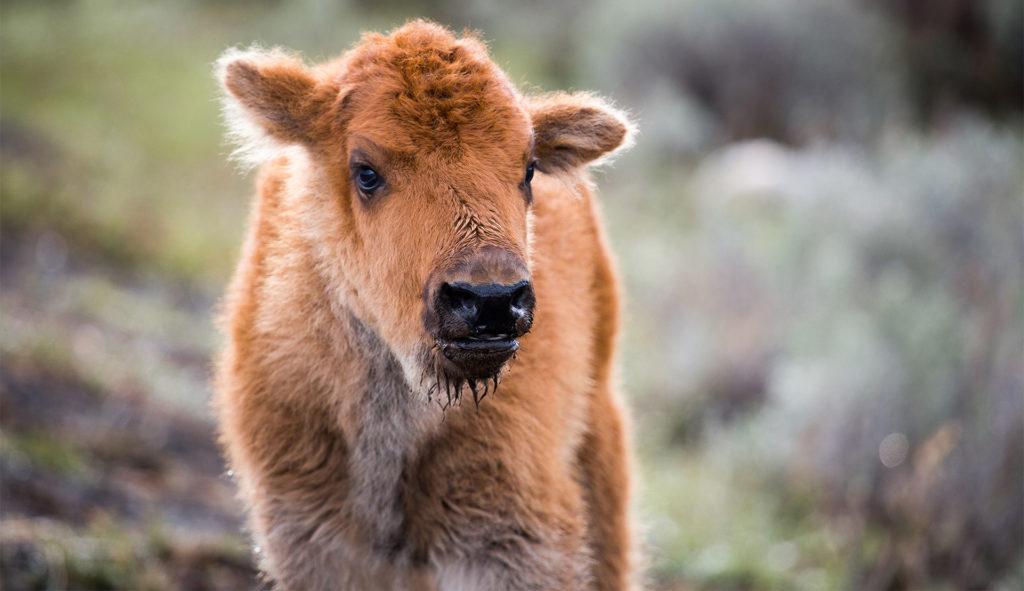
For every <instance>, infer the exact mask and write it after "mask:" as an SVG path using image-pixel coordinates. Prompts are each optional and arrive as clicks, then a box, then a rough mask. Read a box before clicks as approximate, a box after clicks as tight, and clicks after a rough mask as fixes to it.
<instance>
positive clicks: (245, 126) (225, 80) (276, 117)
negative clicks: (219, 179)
mask: <svg viewBox="0 0 1024 591" xmlns="http://www.w3.org/2000/svg"><path fill="white" fill-rule="evenodd" d="M214 71H215V75H216V77H217V80H218V81H219V82H220V87H221V112H222V116H223V118H224V123H225V126H226V128H227V132H226V136H227V139H228V141H229V142H230V143H231V144H233V146H234V148H233V151H232V153H231V157H232V159H233V160H235V161H236V162H238V163H240V164H241V165H242V166H243V167H245V168H251V167H255V166H258V165H259V164H261V163H263V162H265V161H267V160H269V159H272V158H273V157H274V156H276V155H277V154H278V153H279V152H280V151H281V150H282V149H283V148H285V147H287V146H289V145H295V144H311V143H313V142H315V141H317V140H318V139H320V137H321V136H322V135H323V134H324V132H325V125H327V122H326V121H324V118H325V115H326V114H327V112H328V110H329V107H330V105H331V104H332V103H333V102H334V101H335V100H336V99H337V98H338V93H339V89H338V88H337V87H336V86H335V85H333V84H330V83H328V82H327V81H325V80H321V79H320V78H319V76H318V75H317V74H316V73H315V72H314V71H313V70H311V69H310V68H308V67H307V66H306V65H305V64H304V63H303V61H302V60H301V59H300V58H299V57H298V56H297V55H295V54H293V53H290V52H287V51H285V50H284V49H281V48H272V49H263V48H261V47H258V46H251V47H249V48H247V49H239V48H232V49H228V50H227V51H225V52H224V54H222V55H221V57H220V58H219V59H218V60H217V62H216V64H215V70H214Z"/></svg>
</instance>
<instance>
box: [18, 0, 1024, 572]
mask: <svg viewBox="0 0 1024 591" xmlns="http://www.w3.org/2000/svg"><path fill="white" fill-rule="evenodd" d="M414 16H427V17H430V18H433V19H436V20H438V21H440V22H442V23H445V24H448V25H450V26H453V27H455V28H457V29H461V28H462V27H471V28H474V29H478V30H480V31H482V32H483V34H484V36H485V37H486V38H487V39H488V40H489V41H490V44H491V49H492V53H493V56H494V58H495V60H496V61H497V62H498V63H499V64H501V65H502V66H503V67H504V68H505V69H506V70H507V71H508V72H509V74H510V76H511V77H512V79H513V80H514V81H516V82H518V83H520V84H522V85H523V88H525V89H529V90H537V91H539V90H555V89H593V90H595V91H597V92H599V93H601V94H604V95H606V96H610V97H613V98H614V99H615V100H617V101H618V103H619V104H620V106H622V107H624V108H626V109H628V110H629V111H630V112H632V113H633V114H634V116H635V117H636V119H637V120H638V122H639V124H640V128H641V135H640V137H639V142H638V144H637V146H636V148H635V149H634V150H633V151H632V152H630V153H629V154H627V155H625V156H623V157H621V158H620V159H619V160H618V161H617V162H616V163H615V165H614V166H612V167H608V168H605V169H603V170H601V171H599V172H597V179H598V182H599V186H600V192H601V201H602V203H603V206H604V210H605V214H606V218H607V225H608V227H609V230H610V234H611V237H612V242H613V245H614V249H615V251H616V253H617V255H618V260H619V267H620V269H621V272H622V275H623V276H624V279H625V281H626V290H627V304H626V306H627V309H626V316H627V322H626V326H627V327H628V329H627V332H626V334H625V338H624V359H623V361H624V365H623V372H622V382H623V384H624V385H625V390H626V392H627V393H628V400H629V402H630V405H631V406H632V407H633V409H634V414H635V419H636V429H635V436H636V437H635V439H636V448H637V452H638V456H639V464H638V472H639V480H640V482H639V485H638V494H637V513H638V515H639V519H640V522H641V529H642V534H643V535H642V537H643V543H644V547H645V553H646V555H647V557H648V563H649V568H648V575H647V578H648V580H649V582H650V586H651V588H653V589H656V590H665V591H668V590H676V591H678V590H696V589H714V590H740V589H785V590H789V589H807V590H827V589H858V590H859V589H864V590H901V589H939V590H943V589H949V590H953V589H1004V590H1009V589H1021V588H1022V587H1024V556H1022V552H1024V284H1022V281H1024V277H1022V262H1024V178H1022V163H1024V160H1022V156H1024V137H1022V130H1024V126H1022V106H1024V105H1022V103H1024V89H1022V86H1024V72H1022V59H1024V45H1022V40H1024V30H1022V29H1024V15H1022V3H1021V1H1020V0H987V1H983V0H759V1H757V2H751V1H744V0H678V1H673V2H668V1H654V0H633V1H631V2H622V1H620V0H596V1H594V2H584V1H582V0H568V1H564V2H558V3H554V2H541V1H539V0H528V1H526V2H521V3H498V2H486V1H483V0H453V1H452V2H445V3H441V2H437V1H434V0H372V1H371V0H348V1H347V2H328V1H326V0H295V1H265V2H243V1H241V0H238V1H233V2H232V1H226V0H222V1H210V2H201V1H175V2H172V1H170V0H165V1H157V2H148V3H133V2H115V1H112V0H89V1H85V0H83V1H75V0H65V1H54V2H29V1H17V0H5V1H4V2H3V3H2V5H0V27H2V31H0V60H2V61H0V65H2V79H0V158H2V160H0V162H2V174H0V200H2V201H0V203H2V209H0V263H2V264H0V307H2V315H0V355H2V365H0V468H2V474H0V559H2V562H0V572H2V576H0V580H2V586H3V587H4V588H6V589H11V590H18V589H175V588H177V589H245V588H252V587H253V586H254V585H255V581H256V572H255V571H254V569H253V567H252V560H251V551H252V550H251V548H250V544H249V542H248V540H247V539H246V537H245V536H244V534H243V533H242V531H241V530H240V524H241V520H242V516H241V513H240V511H239V507H238V505H237V503H236V502H235V500H234V498H233V494H234V493H233V489H232V483H231V480H230V478H229V477H228V476H227V475H226V474H225V468H224V466H223V464H222V462H221V460H220V456H219V453H218V449H217V447H216V445H215V442H214V439H213V427H212V419H211V415H210V411H209V409H208V407H207V404H208V400H209V396H210V389H209V386H208V383H207V380H208V375H209V367H210V356H211V353H212V352H213V351H214V350H215V349H216V348H217V347H218V342H219V340H220V337H219V335H218V334H217V333H216V331H215V330H214V328H213V327H212V325H211V317H212V315H213V312H214V309H215V306H216V302H217V298H218V296H219V294H220V292H221V290H222V288H223V286H224V284H225V282H226V280H227V278H228V276H229V273H230V272H231V269H232V265H233V262H234V260H235V258H236V257H237V255H238V252H239V245H240V238H241V233H242V230H243V226H244V223H245V220H246V212H247V209H248V206H249V198H250V193H251V190H252V183H253V178H252V176H251V175H249V176H245V175H241V174H239V173H238V172H237V171H236V170H235V169H234V167H233V166H232V165H231V164H230V163H228V162H227V159H226V154H227V152H228V151H229V150H228V148H227V147H226V146H225V144H224V143H223V141H222V139H221V137H222V128H221V125H220V122H219V117H218V105H217V101H216V95H217V89H216V86H215V84H214V81H213V78H212V76H211V63H212V62H213V61H214V60H215V59H216V57H217V56H218V54H219V53H220V52H221V51H222V50H223V49H225V48H226V47H228V46H231V45H238V44H241V45H248V44H250V43H251V42H254V41H255V42H259V43H261V44H263V45H275V44H281V45H285V46H288V47H291V48H295V49H298V50H301V51H302V52H303V53H304V54H305V56H306V57H307V58H308V59H309V60H311V61H315V60H320V59H323V58H328V57H332V56H335V55H337V54H338V53H339V52H341V51H342V50H344V49H345V48H347V47H348V46H350V45H351V44H352V43H353V42H354V41H355V40H356V39H358V35H359V32H360V31H363V30H381V29H389V28H391V27H393V26H395V25H398V24H401V23H402V22H404V21H405V20H407V19H408V18H411V17H414Z"/></svg>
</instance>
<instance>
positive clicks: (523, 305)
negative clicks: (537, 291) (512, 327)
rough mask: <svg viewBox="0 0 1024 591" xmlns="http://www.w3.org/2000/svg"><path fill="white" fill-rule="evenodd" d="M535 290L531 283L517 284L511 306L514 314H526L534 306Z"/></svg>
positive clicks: (513, 291)
mask: <svg viewBox="0 0 1024 591" xmlns="http://www.w3.org/2000/svg"><path fill="white" fill-rule="evenodd" d="M532 299H533V288H532V287H530V282H529V281H522V282H520V283H518V284H516V286H515V288H514V289H513V290H512V297H511V306H512V310H513V312H520V313H521V312H525V311H526V310H527V309H528V308H529V307H530V306H531V305H532V304H533V302H532Z"/></svg>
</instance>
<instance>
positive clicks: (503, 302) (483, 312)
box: [438, 281, 534, 339]
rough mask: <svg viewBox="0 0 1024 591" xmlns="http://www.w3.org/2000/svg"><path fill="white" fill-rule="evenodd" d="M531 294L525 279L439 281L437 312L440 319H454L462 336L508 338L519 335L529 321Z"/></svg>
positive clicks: (532, 298) (444, 323)
mask: <svg viewBox="0 0 1024 591" xmlns="http://www.w3.org/2000/svg"><path fill="white" fill-rule="evenodd" d="M533 305H534V295H533V286H532V285H531V284H530V282H529V281H520V282H518V283H513V284H509V285H503V284H497V283H443V284H442V285H441V288H440V290H439V292H438V312H439V313H440V314H441V316H442V325H448V326H451V324H452V323H450V322H444V321H443V320H445V318H444V317H445V316H448V317H449V318H447V319H448V320H455V321H457V324H458V325H460V326H459V328H461V329H462V330H459V331H458V332H462V333H464V334H463V335H459V336H462V337H468V338H475V339H508V338H516V337H519V336H522V335H523V334H525V333H526V331H527V330H529V328H530V324H531V323H532V321H533Z"/></svg>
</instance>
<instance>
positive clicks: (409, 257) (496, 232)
mask: <svg viewBox="0 0 1024 591" xmlns="http://www.w3.org/2000/svg"><path fill="white" fill-rule="evenodd" d="M218 66H219V69H218V72H219V75H220V79H221V81H222V83H223V86H224V88H225V90H226V92H225V97H226V100H225V105H226V112H227V116H228V121H229V125H230V126H231V131H232V132H233V134H234V135H235V136H236V139H237V140H238V143H239V152H238V153H239V154H240V155H241V156H242V157H243V158H247V159H249V160H251V161H254V162H256V163H258V162H261V161H263V160H266V159H268V158H270V157H272V156H273V155H274V154H277V153H278V152H282V151H286V152H287V153H288V154H289V158H288V162H289V166H290V167H291V171H290V175H289V181H288V183H289V185H288V190H286V191H284V197H283V198H282V200H283V202H282V204H281V206H280V209H281V210H282V211H283V213H282V215H281V219H282V220H284V221H282V222H281V223H288V224H290V225H291V226H292V227H293V228H294V229H296V230H297V231H298V233H299V234H300V235H302V236H304V237H305V240H303V242H302V244H304V245H306V246H305V248H308V249H309V251H310V252H311V253H312V256H313V257H314V258H315V260H316V266H317V269H318V272H319V273H320V274H321V276H322V278H323V284H324V285H325V286H326V293H325V294H324V300H325V301H324V305H330V306H333V307H335V308H336V309H338V310H342V311H344V313H349V314H351V315H352V316H354V317H355V318H357V319H358V320H359V321H360V322H361V323H363V324H365V325H366V326H368V327H369V328H370V329H372V330H373V331H374V332H375V333H376V334H377V335H378V336H379V337H380V339H381V340H382V341H383V342H384V343H385V344H386V345H387V346H388V347H389V348H390V349H391V351H392V352H393V353H394V354H395V356H396V357H397V358H398V359H399V361H400V362H401V363H402V366H403V369H404V371H405V373H406V379H407V380H409V382H410V384H413V385H415V384H416V383H417V382H418V381H422V379H423V378H424V377H431V378H436V384H437V385H438V386H440V387H442V388H445V387H446V386H448V385H449V384H455V385H456V387H457V388H456V390H458V389H460V388H461V384H463V383H464V382H469V384H470V385H471V387H473V388H474V391H475V386H476V383H477V381H482V380H486V379H488V378H496V377H497V375H498V374H499V372H500V371H501V369H502V367H503V366H504V365H505V364H506V363H507V362H508V360H509V359H510V358H511V357H512V355H513V353H514V352H515V351H516V349H517V348H518V347H519V339H520V338H521V337H523V336H524V335H525V334H526V333H527V332H528V331H529V330H530V328H531V326H532V323H533V319H534V310H535V306H543V305H544V303H543V302H537V301H536V299H537V298H536V295H535V292H534V289H533V285H532V283H531V274H530V272H531V260H530V259H531V252H530V216H531V204H532V201H533V195H532V191H531V182H532V181H533V179H534V175H559V174H567V173H571V172H572V171H573V170H575V169H578V168H579V167H582V166H585V165H587V164H588V163H591V162H593V161H594V160H596V159H598V158H600V157H602V156H604V155H606V154H608V153H610V152H611V151H613V150H615V149H616V148H618V147H619V146H620V145H621V144H622V143H623V142H624V141H625V140H626V137H627V134H628V132H629V129H630V128H629V123H628V122H627V121H626V119H625V118H624V117H623V116H622V115H621V114H620V113H618V112H617V111H615V110H613V109H611V108H610V107H608V106H607V105H606V104H605V103H603V102H602V101H601V100H599V99H597V98H596V97H593V96H590V95H585V94H553V95H545V96H540V97H525V96H523V95H521V94H520V93H519V92H517V91H516V89H515V88H514V87H513V86H512V84H511V83H510V82H509V80H508V79H507V77H506V76H505V75H504V74H503V73H502V72H501V70H500V69H499V68H498V67H497V66H496V65H495V64H494V63H493V62H492V61H491V60H490V58H489V57H488V55H487V51H486V48H485V46H484V45H483V44H482V43H481V42H480V41H478V40H477V39H475V38H473V37H463V38H456V37H455V36H453V35H452V34H451V33H449V32H448V31H447V30H445V29H443V28H442V27H439V26H437V25H434V24H431V23H427V22H423V21H415V22H412V23H409V24H407V25H405V26H403V27H401V28H399V29H397V30H396V31H394V32H392V33H391V34H390V35H387V36H384V35H376V34H371V35H366V36H364V37H363V39H362V40H361V41H360V42H359V43H358V44H357V45H356V46H355V47H354V48H353V49H352V50H350V51H349V52H347V53H346V54H344V55H343V56H342V57H341V58H339V59H338V60H335V61H333V62H328V63H326V64H322V65H320V66H316V67H307V66H306V65H304V64H303V63H302V62H301V61H300V60H298V59H297V58H295V57H293V56H290V55H288V54H286V53H283V52H281V51H277V50H274V51H260V50H250V51H241V52H240V51H230V52H228V53H227V54H225V56H224V57H223V58H222V59H221V60H220V62H219V63H218ZM580 288H582V286H580ZM567 289H569V290H572V289H576V288H574V287H572V286H568V287H567Z"/></svg>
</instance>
